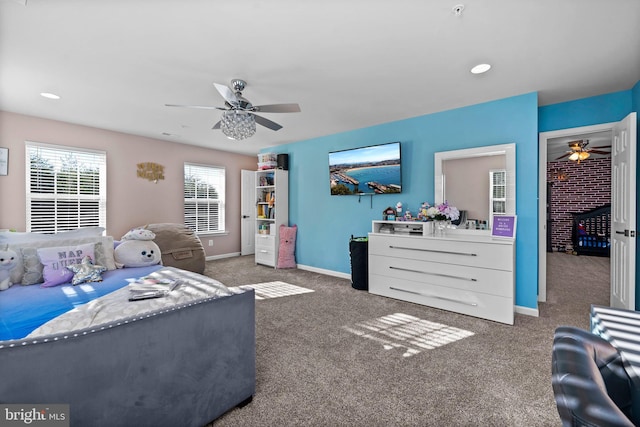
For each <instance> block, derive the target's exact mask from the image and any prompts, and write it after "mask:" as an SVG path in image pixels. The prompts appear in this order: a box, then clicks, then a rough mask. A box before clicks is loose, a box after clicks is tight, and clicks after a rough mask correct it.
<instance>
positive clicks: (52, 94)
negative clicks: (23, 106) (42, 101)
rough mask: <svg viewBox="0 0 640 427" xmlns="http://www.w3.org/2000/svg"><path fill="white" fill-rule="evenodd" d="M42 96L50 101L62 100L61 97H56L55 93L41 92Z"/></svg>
mask: <svg viewBox="0 0 640 427" xmlns="http://www.w3.org/2000/svg"><path fill="white" fill-rule="evenodd" d="M40 96H42V97H44V98H49V99H60V96H59V95H56V94H55V93H50V92H41V93H40Z"/></svg>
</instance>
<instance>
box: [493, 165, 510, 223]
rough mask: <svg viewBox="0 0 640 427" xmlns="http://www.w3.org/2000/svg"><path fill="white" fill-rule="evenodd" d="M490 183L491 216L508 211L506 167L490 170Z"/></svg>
mask: <svg viewBox="0 0 640 427" xmlns="http://www.w3.org/2000/svg"><path fill="white" fill-rule="evenodd" d="M489 185H490V186H491V190H490V191H491V195H490V203H489V208H490V210H491V212H489V214H490V215H489V217H490V218H493V215H502V214H505V213H506V212H507V171H506V170H504V169H499V170H492V171H489Z"/></svg>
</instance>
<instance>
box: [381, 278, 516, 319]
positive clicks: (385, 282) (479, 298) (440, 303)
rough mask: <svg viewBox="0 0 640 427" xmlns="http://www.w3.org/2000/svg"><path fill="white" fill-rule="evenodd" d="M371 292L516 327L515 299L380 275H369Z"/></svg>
mask: <svg viewBox="0 0 640 427" xmlns="http://www.w3.org/2000/svg"><path fill="white" fill-rule="evenodd" d="M369 292H370V293H372V294H376V295H382V296H385V297H390V298H395V299H399V300H403V301H409V302H413V303H416V304H422V305H426V306H429V307H435V308H439V309H443V310H449V311H454V312H457V313H462V314H466V315H469V316H475V317H480V318H483V319H489V320H493V321H496V322H501V323H507V324H509V325H513V318H514V315H513V299H512V298H507V297H502V296H496V295H490V294H484V293H480V292H473V291H470V290H465V289H457V288H451V287H446V286H437V285H432V284H425V283H422V282H414V281H412V280H404V279H399V278H395V279H394V278H390V277H387V276H380V275H378V274H370V275H369Z"/></svg>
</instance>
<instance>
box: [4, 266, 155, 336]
mask: <svg viewBox="0 0 640 427" xmlns="http://www.w3.org/2000/svg"><path fill="white" fill-rule="evenodd" d="M160 268H162V265H153V266H150V267H139V268H123V269H119V270H111V271H106V272H105V273H103V275H102V277H103V281H102V282H95V283H87V284H83V285H78V286H71V285H63V286H56V287H53V288H41V287H40V286H39V285H31V286H22V285H14V286H12V287H10V288H9V289H7V290H6V291H2V292H0V341H3V340H11V339H19V338H24V337H26V336H27V335H29V334H30V333H31V332H32V331H33V330H35V329H36V328H38V327H40V326H41V325H43V324H44V323H46V322H48V321H49V320H51V319H53V318H55V317H57V316H59V315H61V314H63V313H66V312H67V311H69V310H72V309H73V308H74V307H76V306H78V305H81V304H85V303H87V302H89V301H91V300H94V299H96V298H98V297H101V296H103V295H106V294H108V293H111V292H113V291H115V290H118V289H120V288H122V287H123V286H126V285H127V284H128V283H129V282H128V281H127V279H135V278H139V277H142V276H146V275H147V274H150V273H152V272H154V271H156V270H158V269H160Z"/></svg>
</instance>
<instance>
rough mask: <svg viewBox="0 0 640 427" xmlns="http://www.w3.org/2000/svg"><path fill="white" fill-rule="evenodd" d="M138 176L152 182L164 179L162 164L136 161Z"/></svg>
mask: <svg viewBox="0 0 640 427" xmlns="http://www.w3.org/2000/svg"><path fill="white" fill-rule="evenodd" d="M138 178H145V179H148V180H149V181H153V182H154V183H156V184H157V183H158V180H159V179H164V166H162V165H159V164H158V163H154V162H143V163H138Z"/></svg>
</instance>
